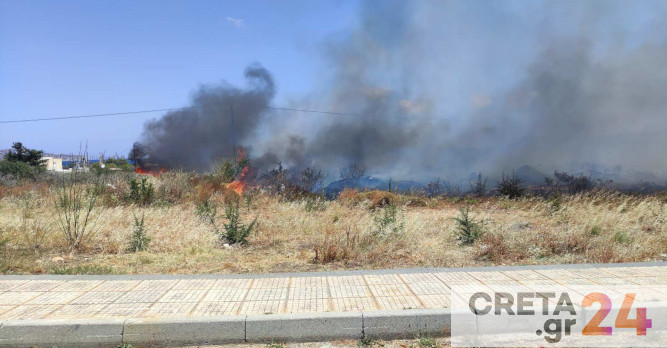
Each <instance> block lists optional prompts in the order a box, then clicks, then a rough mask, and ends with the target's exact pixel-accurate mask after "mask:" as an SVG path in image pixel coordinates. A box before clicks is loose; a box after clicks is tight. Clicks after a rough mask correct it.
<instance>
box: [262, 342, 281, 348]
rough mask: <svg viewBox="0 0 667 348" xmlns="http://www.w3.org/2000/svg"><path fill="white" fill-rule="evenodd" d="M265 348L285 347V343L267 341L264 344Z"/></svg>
mask: <svg viewBox="0 0 667 348" xmlns="http://www.w3.org/2000/svg"><path fill="white" fill-rule="evenodd" d="M266 348H285V345H284V344H281V343H269V344H267V345H266Z"/></svg>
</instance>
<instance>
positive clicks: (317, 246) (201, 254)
mask: <svg viewBox="0 0 667 348" xmlns="http://www.w3.org/2000/svg"><path fill="white" fill-rule="evenodd" d="M151 180H152V181H153V182H154V183H155V186H156V191H157V195H158V199H157V200H156V203H154V204H152V205H150V206H136V205H132V204H129V203H127V202H126V201H124V200H123V194H124V193H123V192H125V190H127V187H126V184H125V182H124V181H123V180H117V182H113V183H112V184H113V186H108V187H107V189H106V190H105V192H104V194H103V197H102V198H103V199H101V200H100V202H101V204H103V205H104V209H103V210H100V209H98V210H96V212H95V213H94V214H100V212H101V215H100V222H99V223H98V225H97V227H96V229H95V230H94V233H93V234H92V235H91V236H90V237H89V239H88V240H87V241H86V242H85V244H84V245H83V246H82V247H81V249H80V250H78V251H77V252H71V251H70V249H69V248H68V246H67V245H66V242H65V239H64V236H63V234H62V231H61V230H60V229H59V223H58V217H57V215H56V214H55V213H54V209H53V199H52V196H51V195H52V190H51V189H50V188H49V187H48V186H47V185H45V184H41V183H39V184H29V185H22V186H16V187H12V188H7V187H3V188H2V189H1V190H0V234H1V235H2V236H1V238H2V239H6V240H7V241H8V242H7V244H6V246H5V250H4V252H3V254H2V262H3V264H2V266H3V268H4V270H5V272H7V273H53V272H57V273H129V274H136V273H232V272H233V273H245V272H252V273H264V272H280V271H315V270H333V269H361V268H364V269H377V268H395V267H462V266H482V265H504V264H553V263H590V262H631V261H647V260H656V259H661V258H664V254H663V253H665V252H666V250H667V228H666V227H665V226H666V222H667V221H666V217H665V215H666V212H665V211H666V210H667V209H666V208H667V206H666V205H667V199H666V198H665V196H664V195H663V196H660V195H653V196H631V195H621V194H616V193H605V192H599V193H596V194H593V195H577V196H563V197H562V199H561V201H560V203H559V204H557V203H554V202H552V201H550V200H547V199H544V198H539V197H528V198H524V199H522V200H518V201H511V200H507V199H502V198H495V197H484V198H480V199H475V200H467V201H466V200H465V199H461V198H447V197H439V198H424V197H414V196H412V197H410V196H404V195H395V194H391V193H387V192H381V191H376V192H362V193H360V192H356V191H354V190H346V191H344V192H343V194H342V197H341V198H339V199H338V200H334V201H329V202H325V203H324V208H323V210H318V211H310V212H308V211H306V209H305V204H306V203H305V201H293V202H286V201H285V200H283V199H280V198H279V197H275V196H270V195H268V194H262V193H261V192H258V193H255V194H254V195H253V197H254V198H252V200H251V202H250V204H247V203H248V202H245V201H242V208H241V213H242V218H243V221H244V222H246V223H247V222H250V221H251V220H252V219H254V218H255V217H256V216H259V218H258V222H257V225H256V228H255V231H254V232H253V233H252V234H251V235H250V237H249V241H250V243H251V244H250V245H248V246H234V247H231V248H228V247H224V246H222V245H221V244H220V242H219V241H218V238H217V236H216V235H214V233H213V231H212V230H211V229H210V227H209V225H208V224H207V223H206V222H204V221H202V219H201V218H199V217H198V216H197V214H196V212H195V201H196V200H198V199H204V198H206V199H212V200H216V201H218V202H219V203H220V204H223V202H224V200H225V199H226V197H227V198H228V197H229V193H227V192H225V190H224V187H222V186H219V185H215V184H211V183H210V182H209V181H207V180H205V179H201V178H197V177H195V176H192V175H191V174H187V173H181V174H170V175H168V176H165V177H161V178H159V179H158V178H151ZM387 204H395V205H397V206H398V210H399V217H400V219H401V222H402V224H403V228H402V231H401V233H400V234H392V235H387V236H378V235H376V234H374V231H375V230H376V226H375V221H376V219H375V216H376V214H378V213H380V212H381V211H382V209H385V208H384V206H385V205H387ZM466 204H471V211H472V214H474V215H475V216H476V217H477V218H478V219H482V220H483V221H484V229H485V233H484V235H483V236H482V238H481V239H479V240H477V241H476V242H475V243H474V244H473V245H471V246H461V245H459V244H458V242H457V239H456V235H455V228H456V226H455V221H454V220H453V219H452V218H453V217H455V216H457V215H458V214H459V209H460V208H461V207H463V206H465V205H466ZM142 212H143V213H144V214H145V228H146V230H147V231H148V234H149V235H150V238H151V243H150V245H149V249H148V251H145V252H139V253H128V252H127V251H126V250H127V245H128V243H129V241H130V235H131V233H132V221H133V220H132V216H133V213H136V214H138V215H139V214H141V213H142Z"/></svg>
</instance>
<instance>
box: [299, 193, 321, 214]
mask: <svg viewBox="0 0 667 348" xmlns="http://www.w3.org/2000/svg"><path fill="white" fill-rule="evenodd" d="M304 208H305V209H306V211H307V212H313V211H324V210H326V209H327V201H326V200H325V199H324V197H321V196H317V195H308V196H306V204H305V206H304Z"/></svg>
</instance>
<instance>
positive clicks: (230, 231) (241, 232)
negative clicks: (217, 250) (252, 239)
mask: <svg viewBox="0 0 667 348" xmlns="http://www.w3.org/2000/svg"><path fill="white" fill-rule="evenodd" d="M240 216H241V214H240V211H239V201H238V200H232V201H230V202H228V203H227V206H226V207H225V217H226V218H227V223H223V224H222V225H223V226H224V228H225V234H224V239H225V240H226V241H227V242H229V244H237V243H239V244H247V243H248V240H247V238H248V236H249V235H250V233H251V232H252V229H253V227H255V223H256V222H257V218H255V219H254V220H252V222H251V223H250V224H249V225H245V224H243V223H241V222H240Z"/></svg>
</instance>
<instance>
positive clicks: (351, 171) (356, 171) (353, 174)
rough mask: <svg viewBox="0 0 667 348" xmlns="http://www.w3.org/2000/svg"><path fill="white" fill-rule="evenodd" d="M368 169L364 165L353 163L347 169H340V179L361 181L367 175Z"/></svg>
mask: <svg viewBox="0 0 667 348" xmlns="http://www.w3.org/2000/svg"><path fill="white" fill-rule="evenodd" d="M367 170H368V168H366V167H365V166H364V165H363V164H359V163H352V164H350V165H348V166H347V167H342V168H340V178H341V179H344V180H345V179H361V178H362V177H363V176H364V175H366V171H367Z"/></svg>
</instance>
